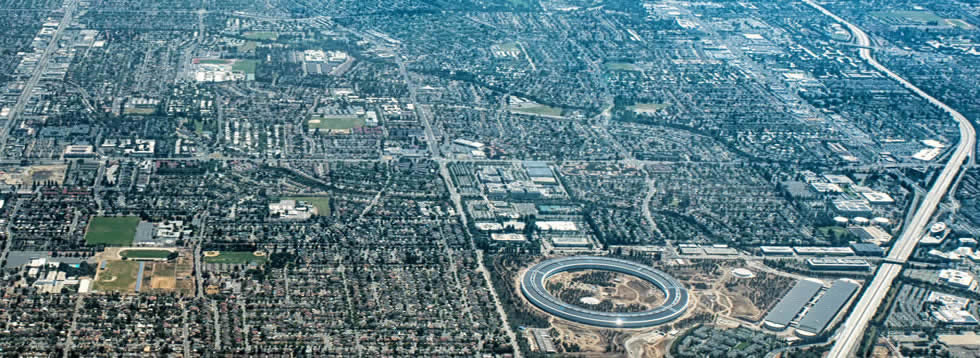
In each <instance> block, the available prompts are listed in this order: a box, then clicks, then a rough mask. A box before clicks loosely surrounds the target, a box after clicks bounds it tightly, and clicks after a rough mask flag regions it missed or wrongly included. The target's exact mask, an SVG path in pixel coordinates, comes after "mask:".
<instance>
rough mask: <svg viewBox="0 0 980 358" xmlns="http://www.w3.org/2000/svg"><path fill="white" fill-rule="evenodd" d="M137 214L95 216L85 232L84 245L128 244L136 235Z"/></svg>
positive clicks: (138, 220)
mask: <svg viewBox="0 0 980 358" xmlns="http://www.w3.org/2000/svg"><path fill="white" fill-rule="evenodd" d="M139 223H140V218H139V217H137V216H96V217H93V218H92V221H91V222H89V224H88V230H87V231H86V232H85V244H86V245H110V246H129V245H132V244H133V237H134V236H136V225H139Z"/></svg>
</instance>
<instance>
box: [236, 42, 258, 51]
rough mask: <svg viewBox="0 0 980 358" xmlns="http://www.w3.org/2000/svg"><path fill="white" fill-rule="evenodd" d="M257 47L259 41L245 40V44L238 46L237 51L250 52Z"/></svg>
mask: <svg viewBox="0 0 980 358" xmlns="http://www.w3.org/2000/svg"><path fill="white" fill-rule="evenodd" d="M258 47H259V43H258V42H255V41H246V42H245V44H243V45H241V46H238V52H252V51H255V49H256V48H258Z"/></svg>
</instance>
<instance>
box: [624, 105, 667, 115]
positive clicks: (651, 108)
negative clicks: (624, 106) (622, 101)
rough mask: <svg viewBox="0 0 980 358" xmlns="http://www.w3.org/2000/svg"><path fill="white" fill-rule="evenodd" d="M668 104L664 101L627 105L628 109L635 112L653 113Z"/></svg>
mask: <svg viewBox="0 0 980 358" xmlns="http://www.w3.org/2000/svg"><path fill="white" fill-rule="evenodd" d="M669 106H670V105H669V104H666V103H637V104H634V105H632V106H629V109H630V110H631V111H633V112H636V113H654V112H658V111H660V110H661V109H664V108H667V107H669Z"/></svg>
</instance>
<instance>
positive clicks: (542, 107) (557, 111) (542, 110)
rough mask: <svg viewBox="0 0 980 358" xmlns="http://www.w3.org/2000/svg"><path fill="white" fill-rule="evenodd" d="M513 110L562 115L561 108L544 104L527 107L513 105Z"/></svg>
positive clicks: (545, 114) (541, 114) (544, 114)
mask: <svg viewBox="0 0 980 358" xmlns="http://www.w3.org/2000/svg"><path fill="white" fill-rule="evenodd" d="M511 111H514V112H517V113H526V114H536V115H540V116H556V117H557V116H561V108H554V107H550V106H545V105H543V104H539V105H533V106H527V107H512V108H511Z"/></svg>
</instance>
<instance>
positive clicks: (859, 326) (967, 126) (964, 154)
mask: <svg viewBox="0 0 980 358" xmlns="http://www.w3.org/2000/svg"><path fill="white" fill-rule="evenodd" d="M803 2H805V3H807V4H808V5H810V6H812V7H813V8H815V9H817V11H820V12H822V13H823V14H824V15H827V16H829V17H831V18H833V19H834V20H835V21H837V22H839V23H841V24H843V25H844V26H847V28H848V29H849V30H850V31H851V33H852V34H854V38H855V40H856V42H857V45H858V46H861V47H862V48H861V49H860V50H859V54H860V56H861V58H862V59H863V60H864V61H866V62H867V63H868V64H869V65H871V66H872V67H874V68H875V69H877V70H878V71H880V72H882V73H884V74H885V75H887V76H888V77H890V78H891V79H893V80H895V81H898V82H899V83H901V84H902V86H904V87H905V88H907V89H909V90H910V91H912V92H913V93H915V94H916V95H918V96H919V97H922V98H924V99H925V100H927V101H929V103H931V104H933V105H934V106H936V107H939V108H940V109H942V110H943V111H945V112H946V113H949V115H950V116H952V117H953V119H954V120H956V122H957V123H958V124H959V126H960V142H959V143H958V144H957V146H956V149H955V150H954V151H953V154H952V155H951V156H950V158H949V161H948V162H947V163H946V166H945V167H944V168H943V171H942V172H941V173H940V174H939V177H937V178H936V181H935V183H934V184H933V185H932V188H930V189H929V193H927V194H926V197H925V199H924V200H923V201H922V204H921V205H920V206H919V208H918V209H916V211H915V215H914V216H913V217H912V220H909V222H907V223H906V224H905V229H904V230H903V231H902V234H901V235H899V237H898V239H896V240H895V244H894V245H892V249H891V251H889V253H888V259H887V260H886V262H888V263H884V264H882V265H881V266H880V267H879V268H878V273H876V274H875V277H874V279H872V281H871V284H869V285H868V287H867V289H866V290H865V291H864V294H863V295H862V296H861V298H860V300H858V302H857V304H856V305H855V306H854V310H853V311H852V313H851V315H850V316H849V317H848V318H847V320H846V321H845V322H844V325H843V326H842V327H841V330H840V332H838V334H837V338H836V341H835V343H834V346H833V347H832V348H831V350H830V354H829V355H828V357H831V358H844V357H850V356H852V355H853V354H854V353H855V351H856V350H857V348H858V344H859V343H860V341H861V338H862V337H863V336H864V330H865V329H866V328H867V326H868V322H869V321H871V318H872V317H873V316H874V314H875V313H876V312H877V311H878V306H880V305H881V301H882V300H883V299H884V298H885V295H886V294H887V293H888V290H889V288H891V285H892V281H894V280H895V277H897V276H898V274H899V272H901V270H902V266H901V264H902V263H904V262H905V261H906V260H908V258H909V255H911V254H912V251H914V250H915V246H916V244H918V242H919V239H920V238H922V235H923V234H924V233H925V227H926V224H928V223H929V220H930V219H931V218H932V215H933V213H935V211H936V207H937V206H938V205H939V202H940V201H941V200H942V198H943V197H944V196H946V193H947V192H948V191H949V187H950V185H951V184H952V183H953V181H954V180H955V179H956V176H957V175H958V174H959V172H960V168H962V166H963V164H964V162H966V161H967V160H971V161H973V160H975V159H974V155H973V152H974V150H975V148H976V145H977V133H976V131H975V130H974V129H973V125H972V124H971V123H970V121H969V120H967V119H966V117H965V116H963V114H961V113H960V112H957V111H956V110H955V109H953V108H952V107H950V106H948V105H946V104H945V103H943V102H942V101H940V100H938V99H936V98H935V97H933V96H930V95H929V94H928V93H926V92H925V91H923V90H921V89H919V88H918V87H916V86H915V85H913V84H912V83H910V82H909V81H906V80H905V79H904V78H902V77H901V76H899V75H898V74H896V73H895V72H892V71H891V70H889V69H888V68H887V67H885V66H884V65H882V64H881V63H879V62H878V60H875V58H874V57H873V56H872V55H871V49H870V48H868V47H870V46H871V39H870V38H869V37H868V34H866V33H865V32H864V31H863V30H861V28H859V27H857V26H855V25H854V24H851V23H850V22H847V21H844V19H842V18H840V17H839V16H837V15H835V14H834V13H832V12H830V11H829V10H827V9H825V8H824V7H822V6H820V5H819V4H817V3H815V2H814V1H813V0H803Z"/></svg>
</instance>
